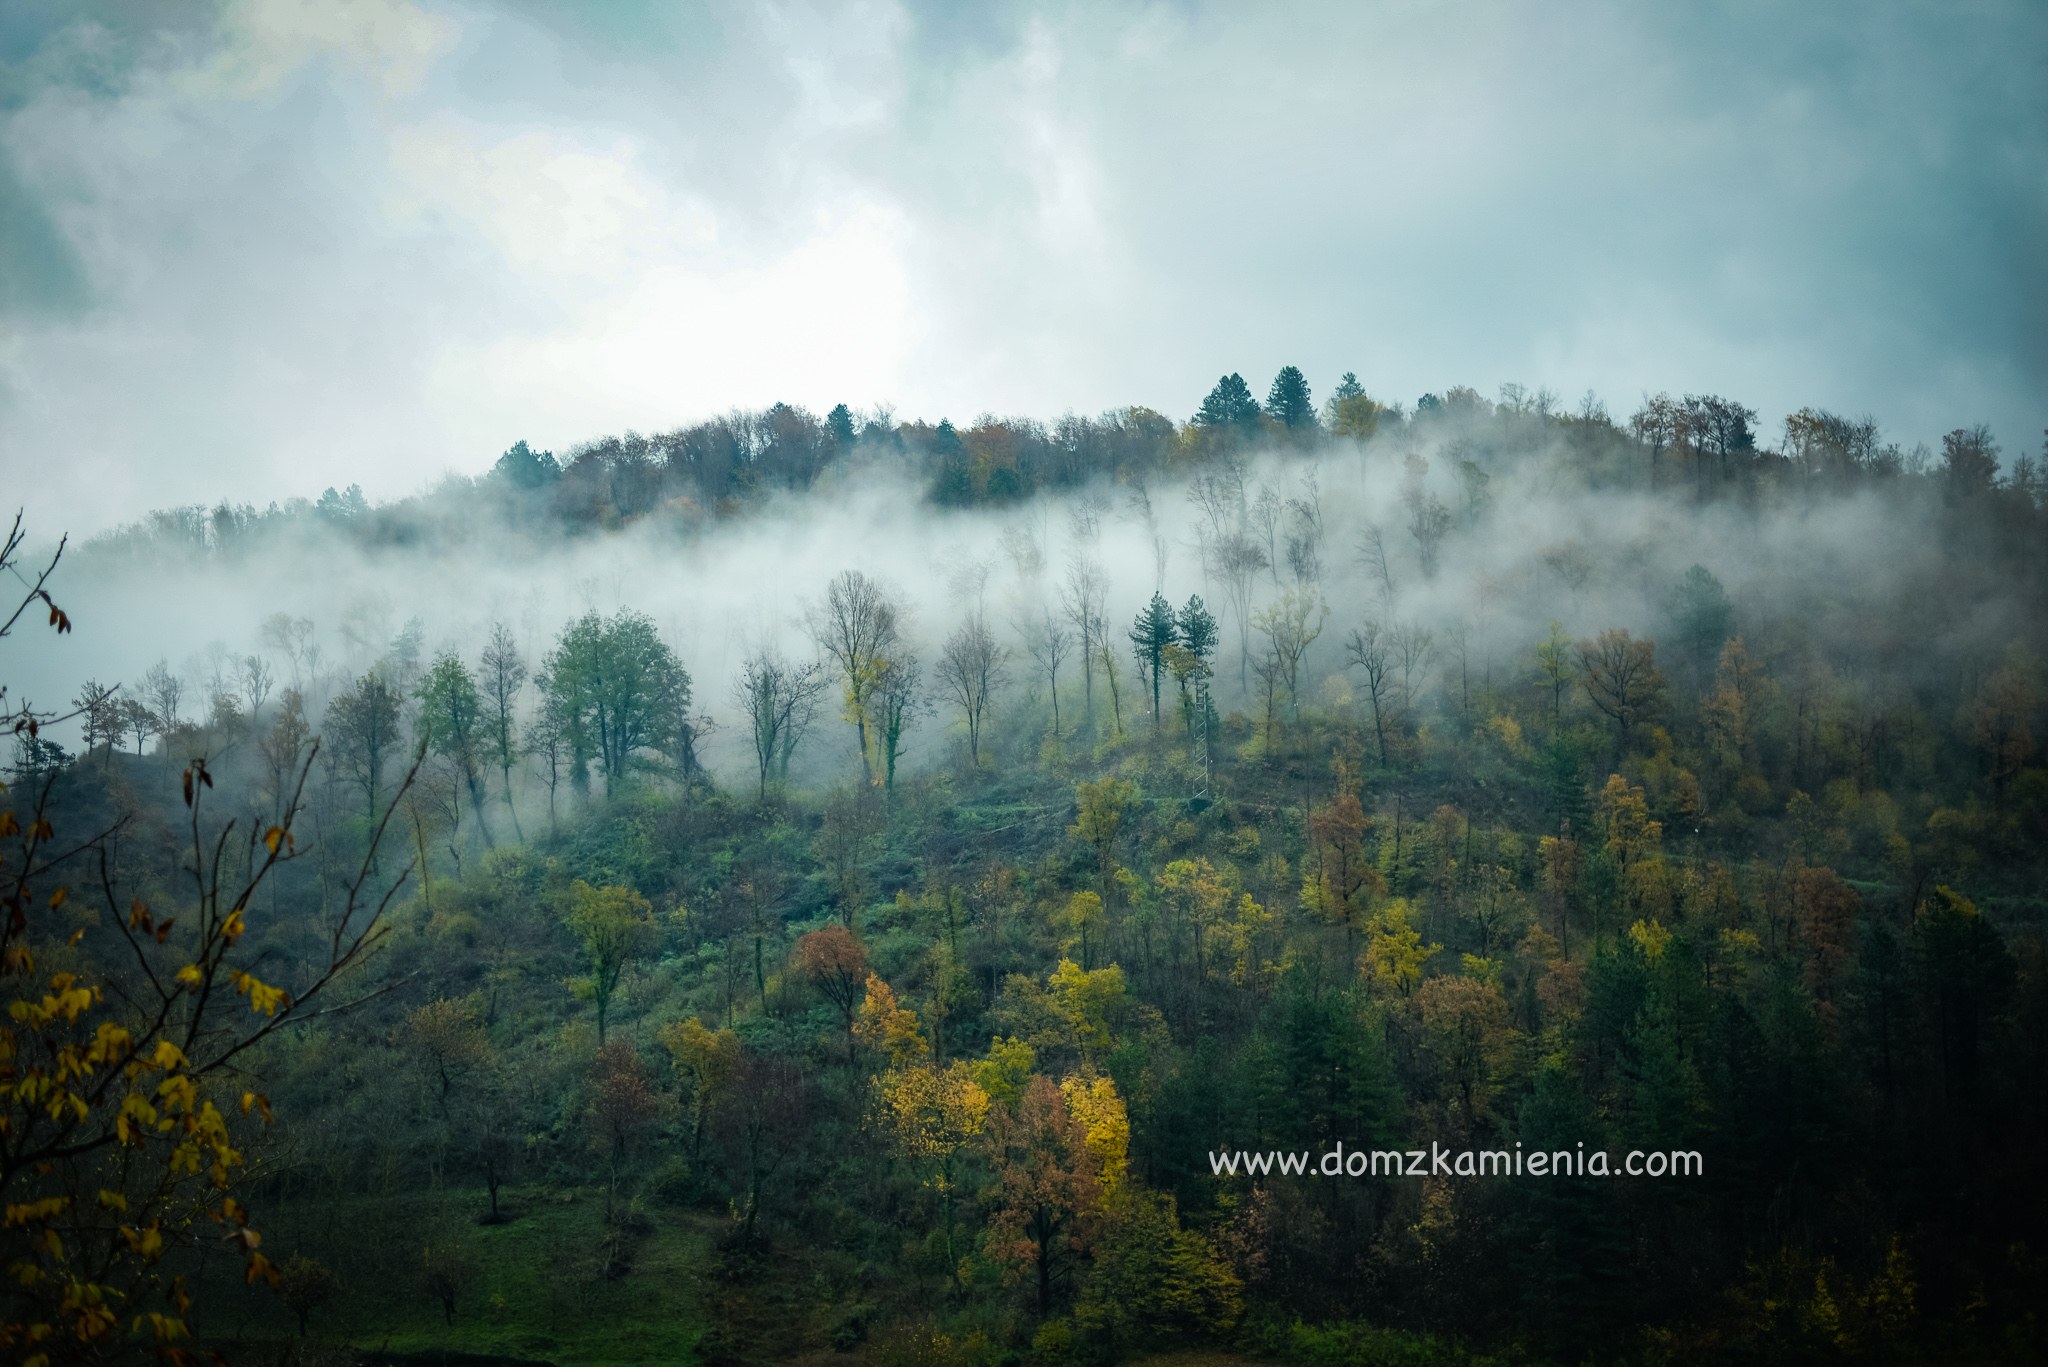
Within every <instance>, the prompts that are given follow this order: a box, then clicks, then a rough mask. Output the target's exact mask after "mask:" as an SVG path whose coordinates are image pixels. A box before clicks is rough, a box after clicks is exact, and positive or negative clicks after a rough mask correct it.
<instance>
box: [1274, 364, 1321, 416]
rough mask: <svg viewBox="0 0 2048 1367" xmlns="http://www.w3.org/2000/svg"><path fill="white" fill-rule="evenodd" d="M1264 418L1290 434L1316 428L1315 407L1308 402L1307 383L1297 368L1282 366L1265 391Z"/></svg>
mask: <svg viewBox="0 0 2048 1367" xmlns="http://www.w3.org/2000/svg"><path fill="white" fill-rule="evenodd" d="M1266 416H1268V417H1270V418H1271V419H1272V420H1273V421H1274V422H1277V423H1279V424H1280V425H1281V426H1282V427H1284V428H1286V429H1287V430H1288V431H1290V432H1305V431H1311V430H1313V429H1314V428H1315V426H1316V406H1315V404H1313V403H1311V402H1310V401H1309V392H1308V381H1307V380H1306V379H1304V378H1302V374H1301V369H1300V367H1298V366H1291V365H1290V366H1282V367H1280V373H1279V374H1278V375H1275V376H1274V377H1273V387H1272V388H1271V389H1269V390H1267V391H1266Z"/></svg>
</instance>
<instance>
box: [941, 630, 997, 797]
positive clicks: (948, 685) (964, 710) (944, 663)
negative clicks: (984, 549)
mask: <svg viewBox="0 0 2048 1367" xmlns="http://www.w3.org/2000/svg"><path fill="white" fill-rule="evenodd" d="M1009 653H1010V652H1009V651H1008V650H1007V649H1006V648H1005V647H1003V646H1001V645H999V644H997V642H996V638H995V634H994V633H993V632H991V631H990V630H989V629H988V621H987V619H986V618H984V617H983V616H982V615H981V614H980V613H976V614H975V615H973V616H972V617H969V618H968V619H967V620H966V621H964V622H962V623H961V624H960V626H959V627H958V629H956V630H955V631H954V632H953V634H952V635H951V636H948V637H947V638H946V644H945V646H944V648H942V649H941V650H940V651H939V664H938V668H937V670H936V671H935V672H936V673H937V675H938V680H939V686H940V687H941V688H944V689H945V690H946V693H947V695H948V696H949V697H951V698H952V700H953V701H954V703H955V704H957V705H958V706H959V708H960V715H961V718H962V719H963V720H964V721H966V723H967V754H968V758H969V759H970V760H972V761H973V762H974V763H975V764H976V765H979V764H980V763H981V726H982V722H983V720H984V719H985V718H986V717H987V716H988V708H989V702H990V700H991V699H992V698H993V697H994V696H995V693H996V690H997V689H999V688H1001V687H1002V686H1003V682H1004V678H1005V675H1004V669H1003V665H1004V661H1005V660H1006V659H1007V658H1008V656H1009Z"/></svg>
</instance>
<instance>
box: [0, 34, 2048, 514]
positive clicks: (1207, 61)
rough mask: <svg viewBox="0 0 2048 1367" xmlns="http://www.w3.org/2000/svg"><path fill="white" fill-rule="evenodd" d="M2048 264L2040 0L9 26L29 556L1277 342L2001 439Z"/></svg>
mask: <svg viewBox="0 0 2048 1367" xmlns="http://www.w3.org/2000/svg"><path fill="white" fill-rule="evenodd" d="M566 8H574V9H575V10H576V11H577V12H576V13H573V14H566V15H565V14H563V13H560V12H557V11H558V10H559V9H566ZM150 25H157V26H158V27H150ZM2044 249H2048V7H2043V6H2041V5H2039V4H2032V3H2026V2H2025V0H2014V2H2013V3H2009V4H1984V5H1955V4H1942V5H1925V6H1900V5H1891V6H1877V5H1840V6H1809V7H1796V8H1795V7H1791V6H1780V5H1762V4H1758V5H1732V6H1711V7H1697V6H1696V7H1687V8H1684V9H1683V10H1681V8H1680V7H1678V6H1662V5H1660V6H1643V5H1602V4H1590V3H1582V4H1571V5H1544V6H1534V5H1530V6H1515V7H1509V6H1505V5H1503V6H1491V5H1474V6H1462V7H1440V6H1428V7H1425V6H1421V5H1409V4H1403V5H1391V6H1373V7H1366V6H1362V5H1355V4H1342V3H1340V4H1330V5H1324V6H1296V7H1291V8H1277V7H1269V6H1259V7H1251V6H1222V5H1216V6H1208V5H1200V4H1177V5H1154V6H1118V7H1110V6H1102V5H1079V4H1077V5H1073V6H1066V7H1061V6H982V5H957V6H954V5H948V6H930V7H920V6H902V5H893V4H875V5H844V6H831V7H819V8H815V9H814V8H809V7H804V6H798V5H777V6H759V5H733V6H729V7H717V6H714V7H696V6H693V7H687V8H678V7H671V6H667V5H653V4H648V5H644V6H629V5H626V4H607V5H603V6H584V7H555V6H542V5H539V4H531V5H522V4H512V5H505V6H498V7H486V6H475V5H459V4H439V3H424V2H422V3H415V2H414V0H353V3H350V4H347V5H336V4H330V3H323V0H249V2H248V3H235V4H227V5H224V6H219V7H215V6H186V7H182V8H180V7H176V6H170V5H165V6H135V5H127V4H119V5H106V6H103V7H98V8H95V7H92V6H86V7H79V6H74V5H71V4H64V3H58V0H15V2H14V3H10V4H8V5H7V6H5V7H4V8H0V467H4V468H5V470H6V471H7V473H8V475H9V478H10V483H11V485H12V487H13V489H14V491H15V494H16V497H18V498H25V499H26V500H27V501H28V502H29V503H30V505H31V509H32V515H33V516H34V517H35V519H36V521H37V522H38V524H39V525H40V526H41V527H43V528H44V529H49V528H50V527H51V526H52V524H56V525H62V526H66V527H69V528H71V529H73V530H74V531H90V530H94V529H97V528H100V527H103V526H106V525H108V524H110V523H112V522H116V521H121V520H125V519H128V518H132V517H133V516H135V515H137V514H138V513H140V512H142V511H143V510H145V509H147V508H150V507H154V506H162V505H166V504H172V503H180V502H199V501H206V502H212V501H215V500H217V499H219V498H221V497H223V496H227V497H232V498H234V499H236V500H237V501H240V500H245V499H246V500H252V501H255V502H258V503H263V502H267V501H268V500H270V499H273V498H278V499H281V498H285V497H290V496H293V495H315V494H317V493H318V492H319V491H320V489H321V488H322V487H324V486H326V485H330V484H334V485H345V484H347V483H349V482H351V481H359V482H360V483H361V484H362V485H363V486H364V488H365V489H367V490H368V491H370V492H371V493H372V494H373V495H375V496H379V497H389V496H393V495H397V494H402V493H406V492H410V491H412V490H414V489H416V488H418V487H420V486H421V485H423V484H424V483H426V482H428V481H429V480H431V479H432V478H434V477H435V476H437V475H438V474H440V473H441V472H444V471H449V470H455V471H463V472H474V471H477V470H480V469H482V468H484V467H486V466H488V465H489V464H490V462H491V461H492V460H493V459H494V458H495V456H496V455H497V453H498V452H499V451H501V450H502V449H503V448H505V447H506V446H508V445H510V444H511V443H512V442H513V441H514V440H517V439H520V438H525V439H528V440H530V441H532V442H533V443H534V444H535V445H537V446H548V447H552V448H554V449H556V450H562V449H564V448H566V447H568V446H570V445H572V444H573V443H575V442H576V441H578V440H580V439H583V438H587V437H591V436H595V435H598V434H600V433H603V432H606V431H617V430H621V429H624V428H628V427H631V428H638V429H641V430H653V429H659V428H666V427H670V426H674V425H677V424H679V423H682V422H685V421H688V420H690V419H693V418H697V417H701V416H704V415H707V414H709V413H713V412H717V411H722V410H724V409H726V408H729V407H731V406H734V405H747V406H752V405H760V404H766V403H769V402H773V401H776V400H783V401H788V402H792V403H800V404H804V405H807V406H809V407H811V408H813V409H816V410H823V409H824V408H826V407H829V406H830V405H831V404H833V403H835V402H838V401H841V400H844V401H846V402H848V403H851V404H853V405H855V406H856V407H866V406H871V405H874V404H878V403H881V404H888V405H890V406H892V407H893V408H894V409H895V410H896V412H897V413H898V415H899V416H902V417H911V416H925V417H928V418H931V419H934V420H935V419H937V418H938V417H939V416H941V415H950V416H952V417H953V418H954V419H955V420H956V421H963V420H966V419H970V418H972V417H973V416H974V415H976V414H978V413H981V412H986V411H994V412H1000V413H1030V414H1034V415H1039V416H1048V417H1049V416H1054V415H1056V414H1057V413H1059V412H1060V411H1061V410H1064V409H1068V408H1072V409H1076V410H1079V411H1084V412H1086V411H1093V410H1099V409H1103V408H1108V407H1113V406H1120V405H1123V404H1127V403H1144V404H1148V405H1150V406H1153V407H1156V408H1159V409H1161V410H1163V411H1165V412H1168V413H1170V414H1172V415H1174V416H1175V417H1178V418H1184V417H1186V416H1187V414H1188V413H1190V412H1191V411H1192V410H1193V409H1194V408H1195V406H1196V405H1197V404H1198V403H1199V401H1200V399H1201V396H1202V393H1203V392H1204V391H1205V390H1206V388H1207V387H1208V385H1209V384H1211V383H1213V381H1214V379H1215V377H1216V376H1217V375H1218V374H1220V373H1222V372H1225V371H1230V370H1236V371H1241V372H1243V373H1244V374H1245V376H1246V377H1247V378H1248V379H1250V380H1251V381H1252V383H1253V385H1254V387H1255V388H1257V389H1258V390H1259V391H1260V392H1261V393H1263V391H1264V387H1265V384H1266V381H1267V380H1269V379H1270V377H1271V375H1272V373H1273V371H1274V370H1276V369H1277V368H1278V367H1279V366H1281V365H1282V364H1286V363H1290V362H1291V363H1295V364H1299V365H1300V366H1302V367H1303V369H1304V370H1305V371H1306V372H1307V373H1308V376H1309V378H1310V381H1311V383H1312V384H1314V385H1315V387H1316V390H1317V393H1318V396H1320V395H1321V394H1322V393H1323V392H1324V391H1326V390H1327V389H1328V387H1329V386H1330V384H1331V383H1333V382H1334V381H1335V379H1336V378H1337V375H1338V374H1339V373H1340V372H1341V371H1344V370H1355V371H1356V372H1357V373H1358V375H1359V377H1360V378H1361V380H1362V381H1363V382H1364V384H1365V385H1366V387H1367V389H1368V390H1369V391H1370V392H1372V393H1373V394H1374V395H1376V396H1378V397H1381V398H1385V399H1392V400H1399V401H1402V402H1406V403H1410V404H1412V403H1413V402H1414V399H1415V397H1416V395H1418V394H1420V393H1421V392H1423V391H1424V390H1429V389H1435V390H1441V389H1442V388H1443V387H1445V386H1447V385H1450V384H1457V383H1468V384H1473V385H1475V386H1478V387H1479V388H1481V389H1482V390H1485V391H1489V392H1490V391H1491V390H1492V389H1493V388H1494V387H1495V386H1496V385H1498V384H1499V383H1501V382H1503V381H1516V382H1520V383H1523V384H1526V385H1529V386H1531V387H1532V388H1533V387H1535V386H1539V385H1547V386H1550V387H1551V388H1553V389H1555V390H1557V391H1559V393H1560V394H1561V395H1562V396H1563V397H1564V398H1565V400H1566V401H1567V402H1574V401H1576V399H1577V397H1578V395H1579V394H1580V393H1581V392H1583V391H1584V390H1586V389H1588V388H1591V389H1593V390H1595V391H1597V392H1598V393H1600V394H1601V395H1603V396H1604V397H1605V398H1606V399H1607V400H1608V401H1609V403H1610V404H1611V405H1613V406H1614V407H1616V408H1617V409H1621V410H1623V411H1626V410H1627V409H1628V408H1631V407H1633V406H1634V403H1635V402H1636V401H1637V399H1638V398H1639V396H1640V395H1641V394H1642V393H1643V392H1645V391H1649V390H1656V389H1673V390H1679V391H1696V392H1705V391H1713V392H1720V393H1725V394H1728V395H1731V396H1733V397H1736V398H1739V399H1741V400H1743V401H1745V402H1747V403H1749V404H1751V405H1753V406H1754V407H1756V408H1757V409H1759V410H1760V412H1761V414H1762V418H1763V424H1764V426H1765V429H1766V432H1767V433H1768V434H1771V435H1772V436H1773V437H1774V436H1775V433H1776V430H1777V423H1778V420H1779V419H1780V418H1781V417H1782V416H1783V415H1784V414H1785V413H1786V412H1787V411H1789V410H1791V409H1793V408H1796V407H1799V406H1801V405H1803V404H1813V405H1816V406H1821V407H1827V408H1831V409H1834V410H1837V411H1841V412H1846V413H1850V414H1855V415H1861V414H1866V413H1867V414H1869V415H1871V416H1874V417H1876V418H1877V419H1878V420H1879V422H1880V423H1882V424H1883V426H1884V427H1885V429H1886V431H1887V432H1888V433H1889V434H1890V435H1891V436H1893V437H1894V438H1896V439H1899V440H1902V441H1904V442H1906V443H1908V444H1910V443H1912V442H1915V441H1927V442H1930V443H1932V442H1936V441H1938V439H1939V436H1940V434H1941V433H1942V432H1943V431H1946V430H1947V429H1949V428H1952V427H1956V426H1959V425H1964V424H1967V423H1972V422H1977V421H1986V422H1989V423H1991V424H1992V425H1993V427H1994V429H1995V430H1996V431H1997V433H1998V436H1999V437H2000V439H2001V440H2002V441H2003V442H2004V444H2005V447H2006V450H2007V453H2008V458H2010V456H2011V455H2013V454H2016V453H2019V452H2023V451H2032V450H2036V449H2038V447H2039V444H2040V441H2041V429H2042V428H2043V427H2044V425H2048V397H2044V390H2043V385H2042V380H2043V377H2044V376H2048V324H2044V321H2043V320H2044V319H2048V250H2044ZM29 481H33V482H34V484H35V485H36V489H35V491H34V492H33V493H27V492H24V489H25V486H26V484H27V483H28V482H29Z"/></svg>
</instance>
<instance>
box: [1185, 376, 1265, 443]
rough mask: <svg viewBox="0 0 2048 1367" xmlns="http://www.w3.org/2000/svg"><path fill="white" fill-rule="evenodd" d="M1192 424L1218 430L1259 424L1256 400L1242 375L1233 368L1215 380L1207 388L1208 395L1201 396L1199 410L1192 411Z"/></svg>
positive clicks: (1257, 402)
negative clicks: (1193, 417) (1211, 386)
mask: <svg viewBox="0 0 2048 1367" xmlns="http://www.w3.org/2000/svg"><path fill="white" fill-rule="evenodd" d="M1195 425H1196V426H1197V427H1210V428H1217V429H1221V430H1228V429H1230V428H1240V429H1243V428H1251V429H1256V428H1257V427H1258V425H1259V401H1258V400H1257V399H1255V398H1253V397H1252V390H1251V386H1250V385H1248V384H1246V383H1245V382H1244V376H1242V375H1239V374H1237V373H1236V372H1234V371H1233V372H1232V373H1231V374H1228V375H1225V376H1224V377H1223V378H1222V379H1220V380H1218V381H1217V382H1216V387H1215V388H1214V389H1212V390H1210V391H1209V397H1208V398H1206V399H1204V400H1202V408H1201V411H1200V412H1198V413H1196V414H1195Z"/></svg>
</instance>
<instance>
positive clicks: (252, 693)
mask: <svg viewBox="0 0 2048 1367" xmlns="http://www.w3.org/2000/svg"><path fill="white" fill-rule="evenodd" d="M240 665H241V676H242V692H243V693H244V694H245V695H247V697H248V699H249V720H250V721H251V722H253V721H255V720H256V718H257V716H258V715H259V714H261V713H262V711H263V704H264V703H266V702H268V701H269V700H270V690H271V687H272V685H273V684H275V683H276V681H277V676H276V674H275V673H274V672H273V671H272V670H271V668H270V661H268V660H266V659H264V658H263V657H262V656H261V655H244V656H242V657H241V661H240Z"/></svg>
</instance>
